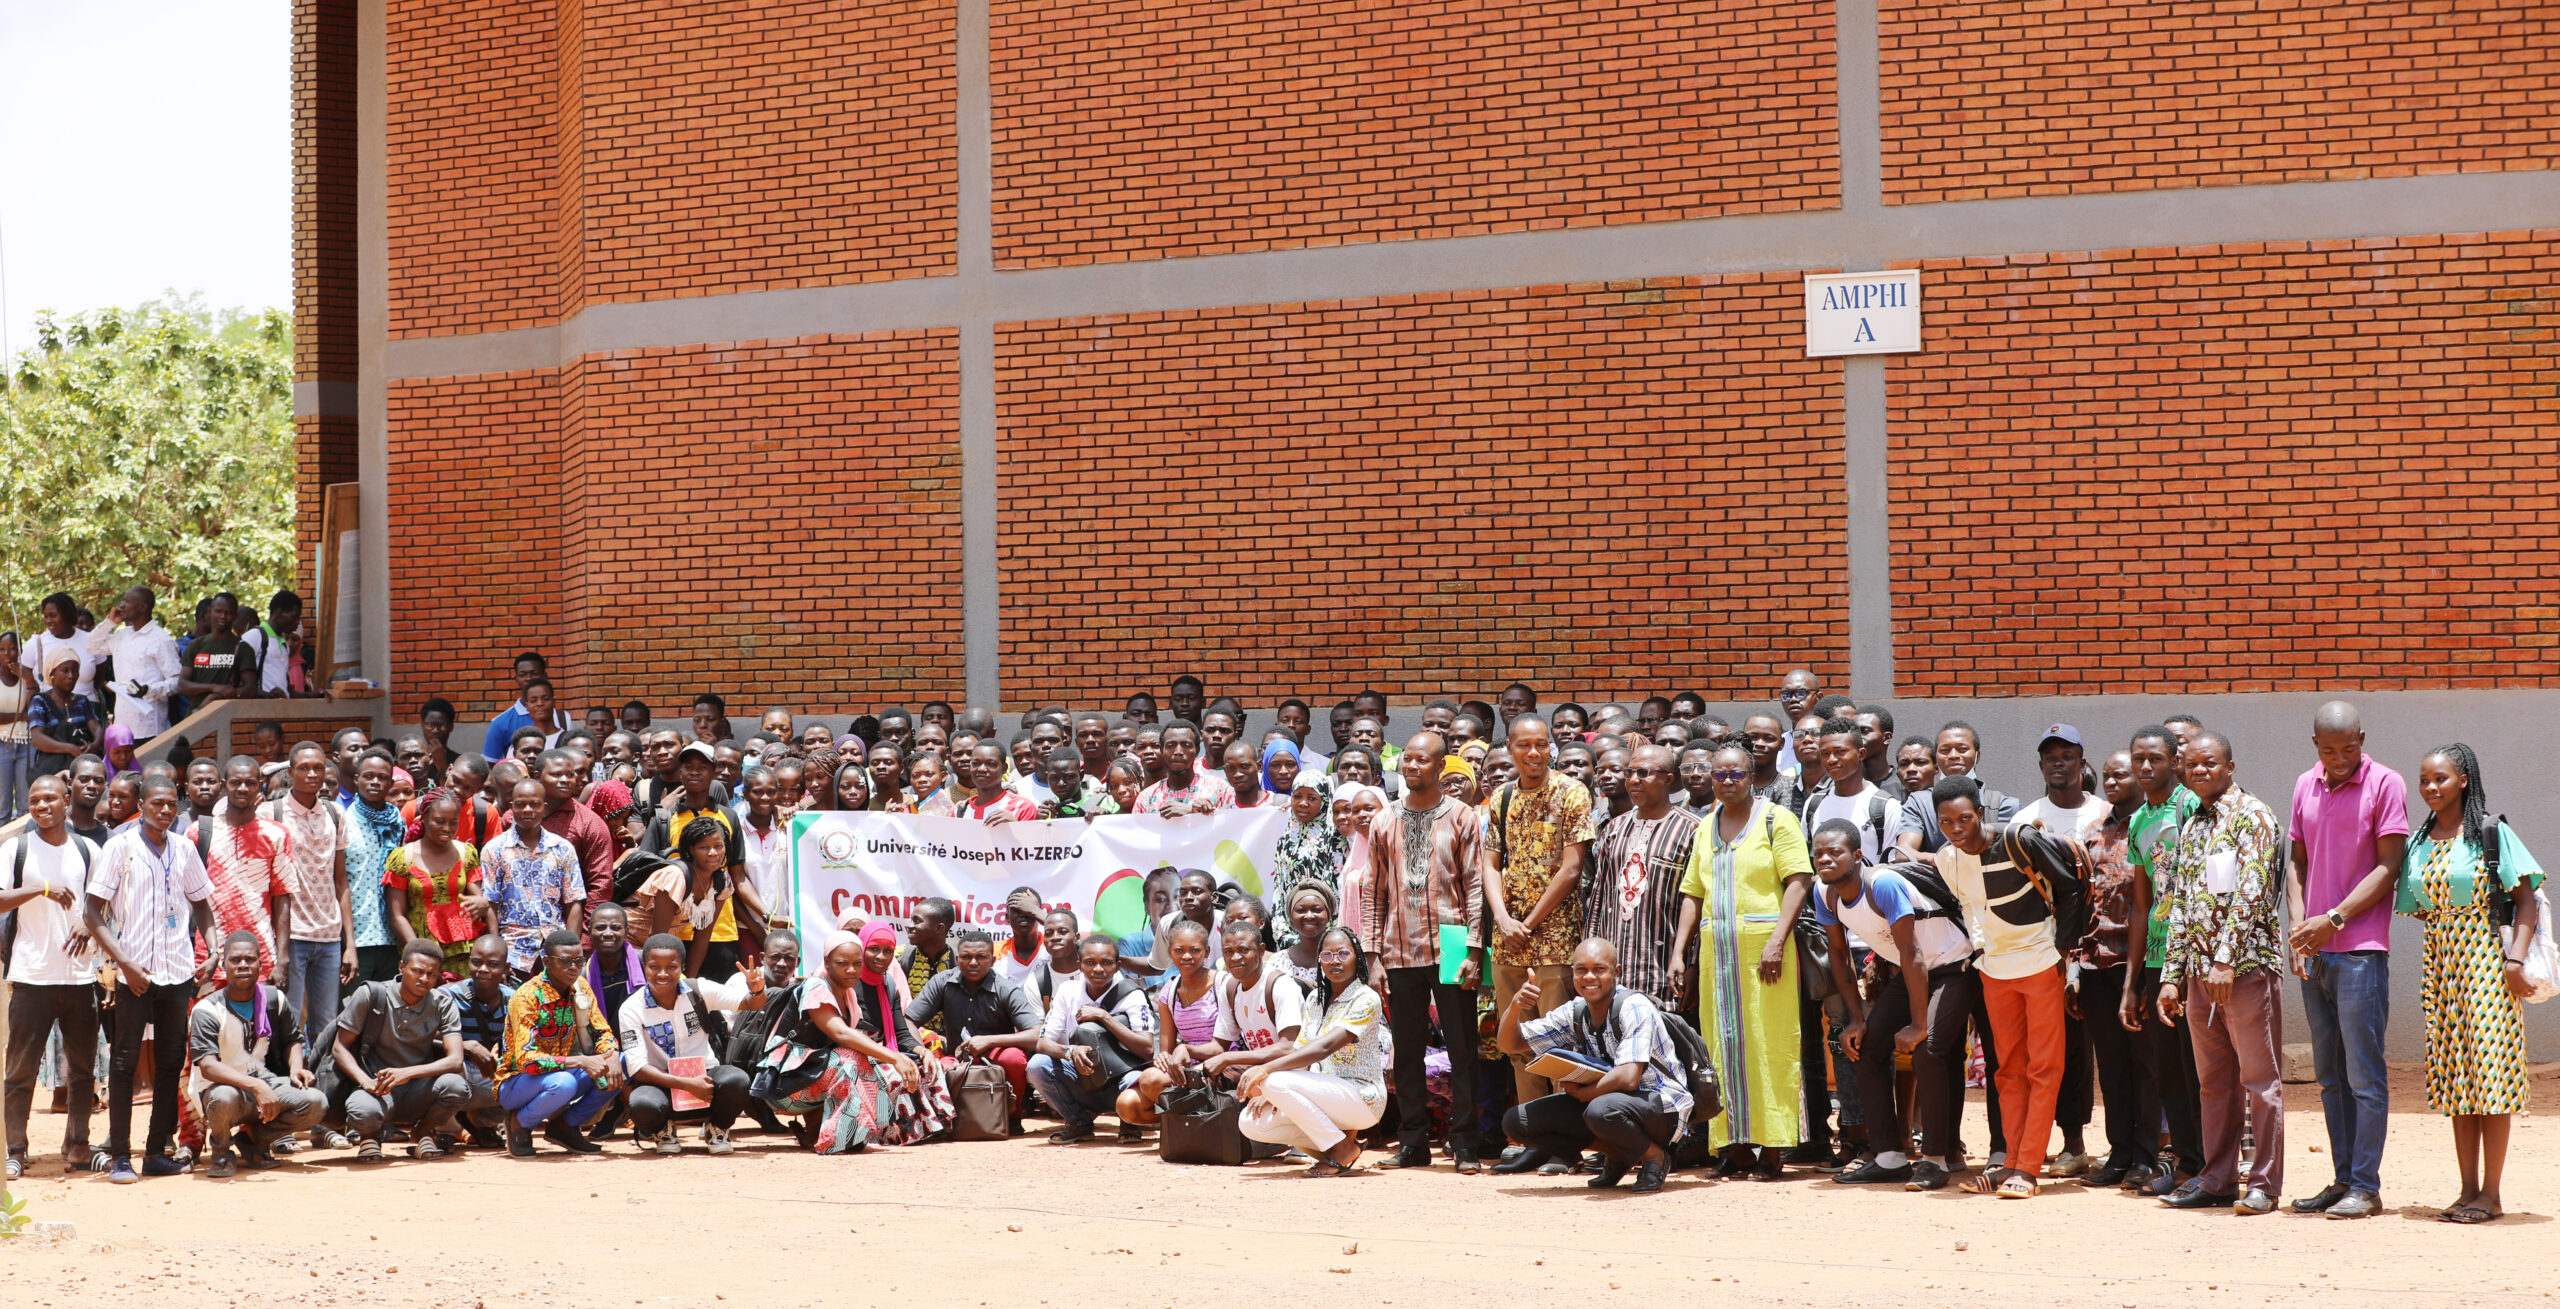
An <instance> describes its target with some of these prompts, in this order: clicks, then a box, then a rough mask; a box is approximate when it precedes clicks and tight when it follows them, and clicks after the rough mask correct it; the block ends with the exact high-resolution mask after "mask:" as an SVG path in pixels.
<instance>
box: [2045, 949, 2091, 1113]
mask: <svg viewBox="0 0 2560 1309" xmlns="http://www.w3.org/2000/svg"><path fill="white" fill-rule="evenodd" d="M2081 985H2082V987H2083V988H2084V989H2083V990H2082V991H2081V993H2080V994H2081V1000H2080V1012H2082V1013H2084V1014H2088V1013H2096V1012H2097V1011H2096V1010H2094V1009H2091V1008H2090V1007H2089V1000H2088V991H2087V990H2086V989H2085V988H2086V987H2087V985H2088V983H2087V979H2086V978H2085V977H2084V978H2083V979H2082V982H2081ZM2089 1027H2090V1024H2089V1023H2088V1022H2087V1021H2085V1020H2083V1019H2078V1018H2074V1017H2072V1016H2071V1010H2070V1008H2069V1006H2065V1007H2064V1008H2063V1011H2062V1090H2061V1093H2060V1094H2058V1095H2056V1096H2055V1097H2054V1101H2053V1122H2054V1125H2055V1126H2057V1127H2061V1128H2066V1129H2068V1130H2069V1131H2071V1132H2077V1131H2078V1130H2079V1129H2081V1128H2084V1127H2087V1126H2088V1125H2089V1116H2090V1114H2091V1113H2092V1112H2093V1111H2094V1109H2095V1107H2096V1100H2097V1069H2096V1067H2095V1065H2094V1063H2093V1061H2092V1060H2091V1058H2090V1049H2089Z"/></svg>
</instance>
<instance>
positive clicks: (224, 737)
mask: <svg viewBox="0 0 2560 1309" xmlns="http://www.w3.org/2000/svg"><path fill="white" fill-rule="evenodd" d="M339 718H363V719H367V720H369V721H370V722H371V724H372V727H371V728H370V730H371V731H372V733H373V734H374V736H376V737H377V738H378V737H381V736H384V735H387V734H388V733H389V732H390V731H391V697H389V696H380V695H378V696H375V697H373V698H371V699H369V700H332V699H293V700H216V701H214V702H213V703H211V704H208V705H206V706H205V707H203V708H201V709H198V710H196V711H195V712H194V713H191V714H189V715H187V716H186V717H184V718H182V719H179V720H178V723H177V726H175V727H172V728H170V729H169V730H168V731H165V732H162V733H161V734H160V735H158V736H155V737H153V738H151V739H150V740H149V741H147V742H145V743H143V744H142V745H140V746H137V747H135V748H134V752H133V762H134V765H135V766H136V767H140V766H141V765H143V764H146V763H149V762H151V761H152V760H154V759H166V758H168V757H169V752H170V751H171V750H173V749H175V748H176V747H177V744H178V742H180V741H193V740H195V739H196V738H197V737H200V736H202V735H204V734H205V730H206V729H207V728H211V729H212V730H213V757H214V758H216V759H228V758H230V757H231V756H232V755H233V754H234V753H235V750H234V748H233V745H232V740H231V724H232V723H233V721H234V720H237V719H247V720H249V721H251V722H294V721H297V720H301V721H311V720H325V719H339ZM26 828H27V820H26V819H25V818H23V817H21V818H17V819H14V820H12V821H11V822H10V823H9V824H8V825H7V826H5V827H0V841H5V840H7V839H9V838H10V837H13V836H16V835H17V834H18V833H20V832H22V831H25V830H26Z"/></svg>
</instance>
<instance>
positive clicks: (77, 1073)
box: [0, 982, 98, 1164]
mask: <svg viewBox="0 0 2560 1309" xmlns="http://www.w3.org/2000/svg"><path fill="white" fill-rule="evenodd" d="M57 1026H59V1027H60V1028H61V1029H62V1057H63V1062H64V1063H65V1064H68V1065H69V1066H70V1070H71V1072H70V1077H71V1086H70V1088H69V1090H70V1098H71V1104H70V1109H71V1115H70V1120H69V1121H68V1122H66V1123H64V1124H63V1127H62V1149H63V1151H64V1153H65V1154H68V1155H70V1156H72V1157H74V1158H77V1159H79V1160H80V1161H81V1162H82V1163H84V1164H85V1163H87V1162H88V1158H89V1114H90V1111H91V1109H92V1108H93V1107H94V1106H95V1104H96V1102H97V1098H98V988H97V987H95V986H92V985H90V984H89V983H87V982H75V983H72V984H70V985H67V986H36V985H30V984H23V983H22V984H20V985H17V986H13V987H11V988H9V1054H8V1074H7V1080H6V1082H5V1087H6V1089H5V1091H0V1098H5V1099H6V1101H7V1104H8V1122H9V1154H10V1155H11V1157H13V1158H19V1159H23V1158H25V1157H26V1154H27V1116H28V1115H29V1114H32V1113H34V1112H35V1104H36V1069H37V1067H38V1065H40V1064H42V1063H43V1062H44V1042H45V1038H46V1037H48V1036H50V1035H52V1034H53V1029H54V1028H55V1027H57Z"/></svg>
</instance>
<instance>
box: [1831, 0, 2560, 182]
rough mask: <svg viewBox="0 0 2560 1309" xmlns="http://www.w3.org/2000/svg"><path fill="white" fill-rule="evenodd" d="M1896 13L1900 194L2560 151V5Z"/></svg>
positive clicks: (2060, 2)
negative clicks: (2558, 19) (2558, 15)
mask: <svg viewBox="0 0 2560 1309" xmlns="http://www.w3.org/2000/svg"><path fill="white" fill-rule="evenodd" d="M1879 18H1880V32H1879V36H1880V40H1881V56H1882V63H1883V95H1884V99H1883V108H1884V122H1883V127H1884V189H1885V197H1886V199H1887V201H1888V202H1891V203H1902V204H1921V203H1926V202H1930V201H1937V200H1967V199H1978V198H1981V197H1985V196H2003V195H2043V194H2058V193H2063V192H2078V191H2140V190H2152V189H2156V188H2161V187H2189V186H2228V185H2232V184H2235V183H2243V182H2291V181H2322V180H2332V179H2339V178H2359V177H2394V176H2408V175H2411V174H2416V173H2449V172H2471V171H2495V170H2499V169H2510V168H2544V167H2548V166H2549V160H2550V157H2551V155H2552V152H2553V143H2554V132H2555V127H2560V39H2555V38H2560V23H2555V20H2554V17H2553V12H2552V10H2551V9H2550V8H2549V7H2548V6H2544V5H2532V4H2522V3H2516V2H2515V0H2492V2H2491V3H2490V4H2487V5H2484V6H2453V5H2443V4H2432V3H2409V2H2407V0H2401V2H2399V3H2388V2H2386V3H2309V4H2283V5H2268V4H2254V3H2247V2H2245V0H2215V2H2214V3H2209V4H2195V3H2172V2H2171V0H2119V2H2118V3H2112V4H2107V5H2104V6H2102V7H2099V8H2095V9H2093V8H2091V7H2089V6H2088V5H2085V4H2069V3H2065V2H2064V0H2023V2H2021V0H2010V2H2007V3H1993V4H1981V3H1971V2H1968V0H1947V2H1945V3H1934V2H1922V0H1907V2H1905V3H1888V4H1886V5H1884V6H1883V8H1882V12H1881V14H1880V15H1879ZM2451 221H2454V222H2459V221H2460V219H2459V218H2454V219H2452V220H2451Z"/></svg>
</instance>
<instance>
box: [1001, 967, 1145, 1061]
mask: <svg viewBox="0 0 2560 1309" xmlns="http://www.w3.org/2000/svg"><path fill="white" fill-rule="evenodd" d="M1119 980H1121V981H1127V979H1126V978H1122V979H1119ZM1126 989H1127V991H1128V994H1127V995H1124V996H1122V997H1121V998H1120V1003H1118V1004H1116V1005H1113V1006H1112V1007H1111V1016H1112V1017H1114V1018H1117V1019H1119V1020H1120V1025H1121V1026H1122V1027H1126V1028H1128V1029H1129V1030H1130V1031H1133V1032H1153V1031H1155V1027H1156V1021H1155V1012H1156V1006H1155V998H1154V995H1153V993H1151V992H1149V991H1148V990H1147V988H1145V987H1143V986H1139V985H1137V984H1136V983H1134V982H1132V983H1130V984H1129V986H1128V987H1127V988H1126ZM1031 1000H1032V1003H1034V1004H1038V1003H1039V1001H1040V993H1039V992H1038V991H1036V990H1035V991H1032V992H1031ZM1085 1003H1086V1001H1085V993H1084V974H1083V973H1081V972H1079V973H1077V974H1076V975H1075V976H1073V977H1065V976H1061V977H1058V978H1057V979H1055V980H1054V981H1052V982H1051V983H1050V986H1049V1013H1048V1017H1047V1018H1046V1019H1044V1020H1043V1021H1042V1022H1041V1024H1040V1035H1042V1036H1044V1037H1047V1038H1048V1039H1049V1040H1052V1041H1055V1042H1057V1043H1058V1044H1060V1045H1064V1044H1066V1042H1067V1038H1068V1037H1070V1036H1073V1035H1075V1034H1076V1014H1077V1013H1078V1012H1079V1011H1081V1010H1082V1009H1083V1008H1084V1007H1085Z"/></svg>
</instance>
